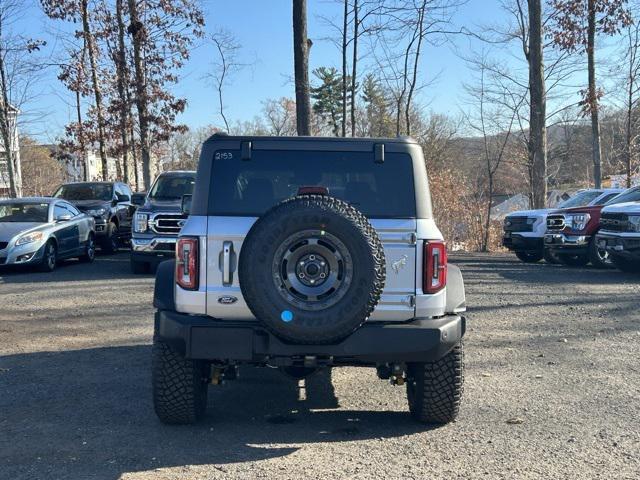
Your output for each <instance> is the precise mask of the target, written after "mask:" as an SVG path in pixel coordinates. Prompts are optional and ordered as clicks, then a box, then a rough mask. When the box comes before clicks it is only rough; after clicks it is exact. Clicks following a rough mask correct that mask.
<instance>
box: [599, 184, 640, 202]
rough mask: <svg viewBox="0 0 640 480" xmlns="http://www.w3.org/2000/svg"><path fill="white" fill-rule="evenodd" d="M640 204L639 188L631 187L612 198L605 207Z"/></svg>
mask: <svg viewBox="0 0 640 480" xmlns="http://www.w3.org/2000/svg"><path fill="white" fill-rule="evenodd" d="M627 202H640V187H633V188H630V189H629V190H625V191H624V192H622V193H621V194H620V195H617V196H615V197H613V198H612V199H611V200H609V201H608V202H607V203H606V204H605V205H615V204H616V203H627Z"/></svg>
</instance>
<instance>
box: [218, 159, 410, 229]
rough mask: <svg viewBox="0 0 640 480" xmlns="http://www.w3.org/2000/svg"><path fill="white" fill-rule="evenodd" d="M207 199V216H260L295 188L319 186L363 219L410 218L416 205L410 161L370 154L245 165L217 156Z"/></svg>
mask: <svg viewBox="0 0 640 480" xmlns="http://www.w3.org/2000/svg"><path fill="white" fill-rule="evenodd" d="M212 176H213V178H212V182H211V190H210V198H209V212H210V214H211V215H237V216H251V217H254V216H256V217H257V216H260V215H262V214H263V213H265V212H266V211H267V210H268V209H269V208H271V207H272V206H274V205H275V204H277V203H279V202H281V201H282V200H284V199H286V198H289V197H292V196H295V195H296V194H297V192H298V188H299V187H310V186H321V187H325V188H327V189H328V190H329V195H331V196H334V197H337V198H340V199H342V200H345V201H346V202H348V203H350V204H351V205H353V206H354V207H356V208H357V209H358V210H360V211H361V212H362V213H364V214H365V215H366V216H367V217H371V218H413V217H415V216H416V205H415V203H416V200H415V192H414V182H413V165H412V160H411V157H410V156H409V155H408V154H405V153H387V154H386V155H385V161H384V163H375V162H374V160H373V152H307V151H291V150H286V151H272V150H269V151H265V150H254V151H253V152H252V158H251V160H249V161H242V160H240V152H239V151H231V150H228V151H221V150H219V151H217V152H216V153H215V157H214V161H213V169H212Z"/></svg>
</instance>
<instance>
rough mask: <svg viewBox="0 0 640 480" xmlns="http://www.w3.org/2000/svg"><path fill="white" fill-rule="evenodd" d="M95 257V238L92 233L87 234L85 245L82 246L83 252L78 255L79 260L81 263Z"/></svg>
mask: <svg viewBox="0 0 640 480" xmlns="http://www.w3.org/2000/svg"><path fill="white" fill-rule="evenodd" d="M95 258H96V238H95V236H94V235H93V233H90V234H89V238H88V239H87V245H86V246H85V247H84V253H83V254H82V255H80V261H81V262H83V263H91V262H93V261H94V260H95Z"/></svg>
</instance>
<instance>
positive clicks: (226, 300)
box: [218, 295, 238, 305]
mask: <svg viewBox="0 0 640 480" xmlns="http://www.w3.org/2000/svg"><path fill="white" fill-rule="evenodd" d="M237 301H238V298H237V297H234V296H233V295H225V296H223V297H219V298H218V303H220V304H222V305H231V304H233V303H236V302H237Z"/></svg>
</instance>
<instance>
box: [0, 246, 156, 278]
mask: <svg viewBox="0 0 640 480" xmlns="http://www.w3.org/2000/svg"><path fill="white" fill-rule="evenodd" d="M130 268H131V267H130V264H129V252H128V251H126V250H120V251H119V252H118V253H116V254H113V255H106V254H101V253H98V254H97V256H96V259H95V261H94V262H93V263H90V264H87V263H82V262H80V261H79V260H75V259H70V260H63V261H61V262H59V263H58V265H57V266H56V269H55V270H54V271H53V272H47V273H43V272H38V271H37V270H36V268H35V267H30V266H29V267H22V266H3V267H0V283H32V282H38V283H48V282H66V281H85V280H92V281H102V280H105V279H114V278H145V277H148V276H150V275H134V274H133V273H131V269H130Z"/></svg>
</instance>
